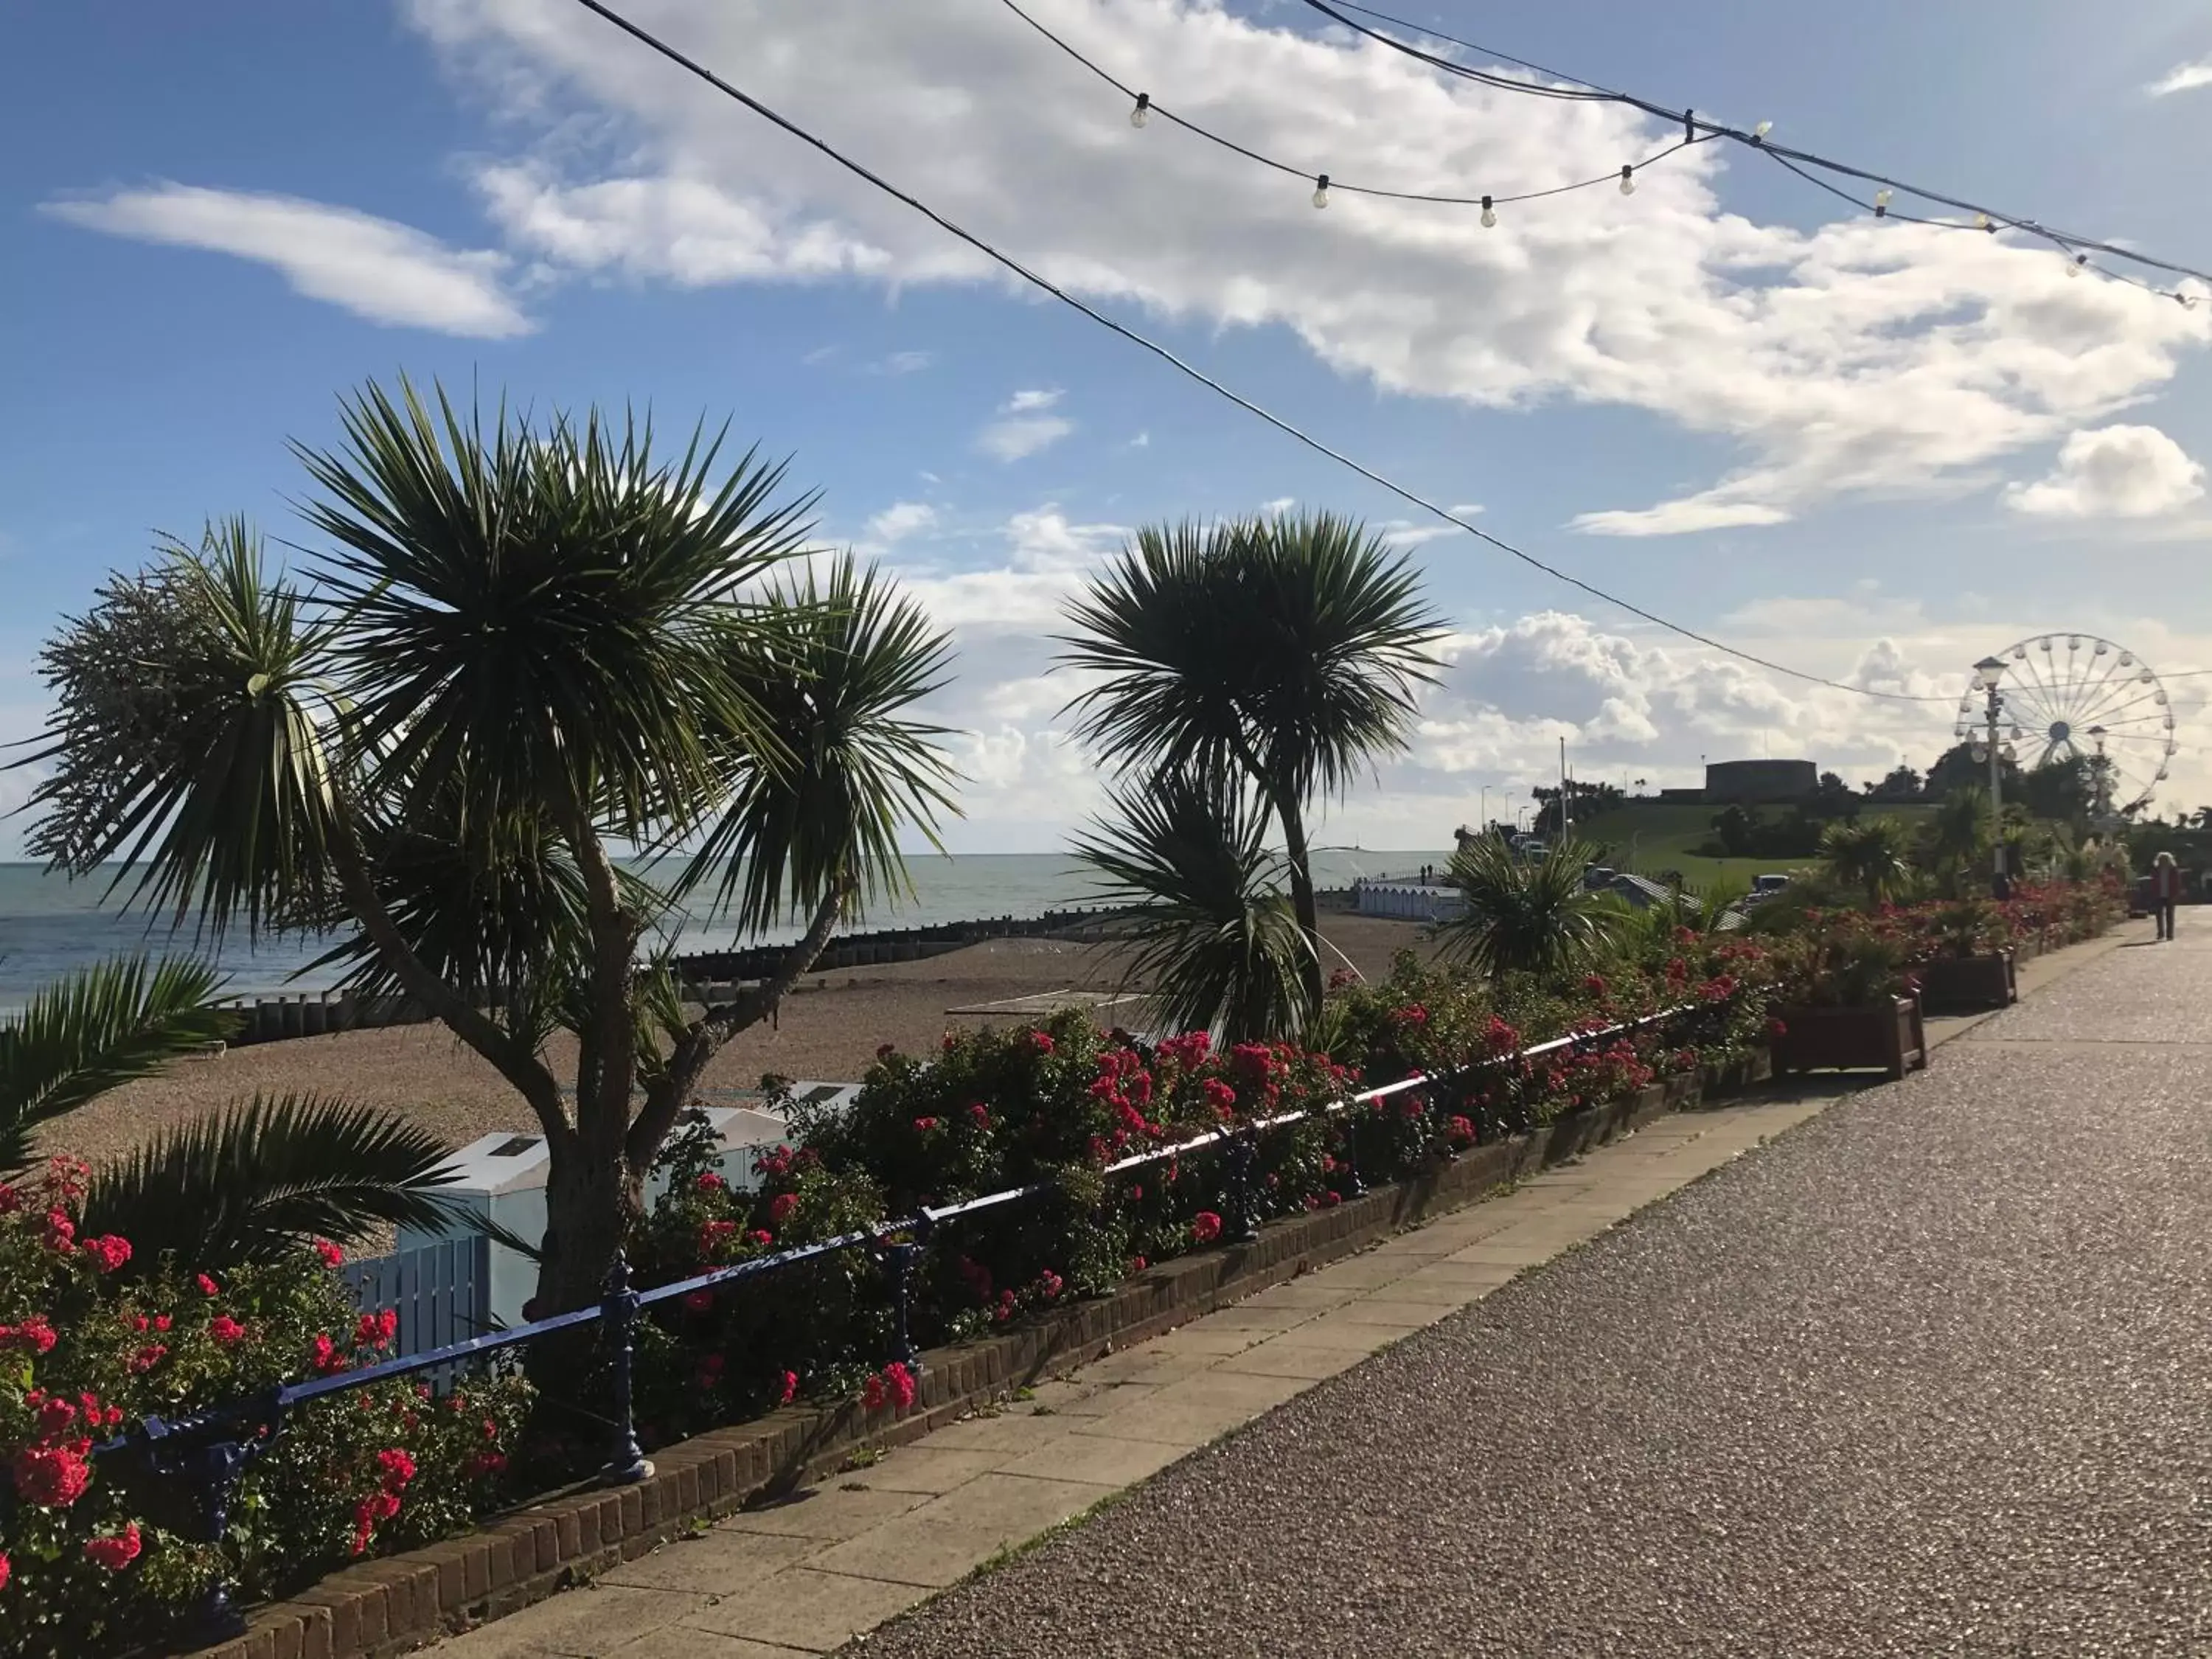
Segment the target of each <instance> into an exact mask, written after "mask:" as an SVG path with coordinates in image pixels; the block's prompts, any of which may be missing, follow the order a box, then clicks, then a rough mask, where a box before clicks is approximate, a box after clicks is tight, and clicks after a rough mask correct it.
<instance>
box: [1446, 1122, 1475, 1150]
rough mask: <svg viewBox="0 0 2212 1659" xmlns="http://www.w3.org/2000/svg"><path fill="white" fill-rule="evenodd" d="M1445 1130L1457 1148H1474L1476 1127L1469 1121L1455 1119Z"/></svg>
mask: <svg viewBox="0 0 2212 1659" xmlns="http://www.w3.org/2000/svg"><path fill="white" fill-rule="evenodd" d="M1444 1128H1445V1130H1446V1132H1447V1133H1449V1135H1450V1136H1451V1140H1452V1144H1453V1145H1454V1146H1473V1145H1474V1124H1473V1123H1471V1122H1469V1121H1468V1120H1467V1119H1465V1118H1463V1117H1455V1118H1454V1119H1453V1120H1452V1121H1450V1122H1449V1123H1448V1124H1446V1125H1445V1126H1444Z"/></svg>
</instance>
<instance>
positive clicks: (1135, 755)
mask: <svg viewBox="0 0 2212 1659" xmlns="http://www.w3.org/2000/svg"><path fill="white" fill-rule="evenodd" d="M1068 621H1069V623H1071V625H1072V631H1071V632H1070V633H1069V634H1068V635H1066V636H1064V637H1063V639H1062V641H1061V643H1062V644H1063V645H1065V646H1066V647H1067V648H1066V653H1064V655H1063V656H1062V659H1061V661H1062V663H1063V664H1064V665H1066V666H1069V667H1073V668H1076V669H1079V670H1082V671H1086V672H1087V673H1089V674H1091V675H1092V676H1095V677H1096V678H1095V681H1094V684H1091V687H1090V688H1089V689H1087V690H1085V691H1083V692H1081V693H1080V694H1079V695H1078V696H1076V697H1075V699H1074V700H1073V702H1072V703H1071V704H1070V705H1069V707H1070V708H1071V709H1072V710H1073V711H1074V712H1075V713H1076V714H1078V716H1079V719H1078V720H1077V725H1076V730H1077V732H1079V735H1080V736H1081V737H1082V738H1084V739H1085V741H1086V742H1088V743H1089V744H1091V745H1092V746H1093V748H1094V749H1095V750H1097V753H1098V754H1099V755H1100V757H1102V758H1103V760H1104V761H1105V762H1106V763H1107V764H1109V766H1111V767H1113V768H1114V769H1116V770H1117V771H1121V772H1122V773H1125V774H1127V775H1132V776H1138V777H1143V776H1149V775H1152V774H1154V773H1156V772H1175V771H1178V770H1181V769H1184V768H1188V767H1197V768H1200V769H1206V770H1214V769H1231V770H1234V771H1236V772H1237V773H1241V774H1242V775H1243V777H1244V778H1245V779H1246V780H1248V781H1249V783H1250V785H1251V787H1253V788H1254V789H1255V791H1256V792H1257V793H1258V795H1259V799H1260V803H1261V806H1262V808H1263V809H1264V811H1265V813H1266V815H1267V819H1269V820H1272V827H1273V829H1276V830H1279V832H1280V834H1281V836H1282V838H1283V842H1284V846H1285V872H1286V873H1287V875H1288V877H1289V878H1290V887H1291V904H1292V907H1293V908H1294V910H1295V913H1296V915H1297V922H1298V926H1299V927H1301V928H1302V929H1304V933H1305V934H1306V937H1307V939H1308V941H1309V952H1308V960H1307V963H1306V966H1305V969H1304V972H1305V975H1306V981H1307V983H1306V999H1307V1001H1308V1003H1309V1004H1310V1006H1316V1007H1317V1006H1319V1005H1320V1002H1321V996H1322V972H1321V957H1320V954H1319V938H1320V934H1319V928H1318V917H1317V914H1316V908H1315V904H1314V888H1313V871H1312V866H1311V862H1310V858H1309V856H1308V852H1307V835H1306V812H1307V809H1308V807H1309V806H1310V804H1311V802H1312V801H1313V799H1314V798H1315V797H1316V795H1319V796H1322V797H1324V798H1327V797H1336V796H1341V795H1342V793H1344V791H1345V789H1346V787H1348V786H1349V785H1350V784H1351V782H1352V780H1353V779H1354V778H1355V777H1357V776H1358V775H1359V774H1360V773H1361V772H1363V771H1364V770H1367V769H1370V768H1372V767H1373V766H1374V765H1375V764H1376V762H1377V761H1379V760H1380V759H1381V758H1382V757H1383V756H1386V755H1389V754H1392V753H1395V752H1396V751H1397V750H1401V749H1403V748H1404V747H1405V746H1406V741H1407V732H1409V731H1410V730H1411V728H1412V726H1413V720H1414V717H1415V714H1416V713H1417V712H1418V710H1417V705H1416V703H1415V701H1414V692H1415V689H1416V687H1417V686H1418V685H1419V683H1420V682H1422V681H1424V680H1426V679H1430V678H1433V673H1434V670H1435V668H1436V666H1437V658H1436V656H1435V655H1434V653H1433V650H1432V647H1433V646H1434V645H1435V643H1436V641H1437V639H1438V638H1439V637H1440V636H1441V635H1442V633H1443V629H1441V627H1440V626H1439V625H1438V623H1437V618H1436V617H1435V615H1434V614H1433V613H1432V612H1431V611H1430V610H1429V609H1428V607H1427V606H1426V605H1425V603H1424V602H1423V600H1422V599H1421V596H1420V578H1419V573H1418V572H1416V571H1415V569H1414V568H1413V565H1412V563H1411V562H1409V561H1408V560H1407V558H1406V557H1405V556H1403V555H1402V554H1400V553H1397V552H1395V551H1393V550H1391V548H1390V547H1389V544H1387V543H1386V542H1385V541H1383V538H1381V537H1379V536H1377V535H1375V534H1374V533H1372V532H1370V531H1368V530H1367V529H1366V528H1365V526H1362V525H1360V524H1358V523H1357V522H1356V521H1354V520H1349V519H1343V518H1339V517H1337V516H1336V515H1335V514H1334V513H1316V514H1311V515H1307V514H1284V515H1282V516H1280V517H1277V518H1273V519H1266V518H1261V519H1249V520H1224V521H1222V522H1219V523H1217V524H1214V525H1212V526H1204V527H1201V526H1196V525H1191V524H1183V525H1177V526H1153V527H1148V528H1146V529H1144V530H1142V531H1139V532H1138V535H1137V538H1136V541H1135V543H1134V544H1133V546H1131V547H1129V548H1127V549H1125V550H1123V552H1122V553H1121V556H1120V557H1119V558H1118V559H1116V560H1115V562H1113V564H1112V565H1111V566H1110V567H1109V568H1108V569H1107V570H1106V571H1105V572H1104V573H1103V574H1101V575H1099V576H1098V577H1097V578H1096V579H1094V580H1093V581H1092V582H1091V586H1090V590H1089V592H1087V593H1086V594H1085V595H1084V596H1083V598H1081V599H1079V600H1078V601H1077V602H1076V603H1075V604H1074V605H1073V606H1072V607H1071V608H1070V611H1069V612H1068Z"/></svg>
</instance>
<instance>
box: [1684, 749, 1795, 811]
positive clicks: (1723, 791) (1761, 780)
mask: <svg viewBox="0 0 2212 1659" xmlns="http://www.w3.org/2000/svg"><path fill="white" fill-rule="evenodd" d="M1819 793H1820V768H1819V767H1817V766H1815V765H1814V764H1813V763H1812V762H1811V761H1808V760H1736V761H1715V762H1713V763H1711V765H1710V766H1708V767H1706V768H1705V799H1706V800H1707V801H1708V802H1709V803H1711V805H1716V806H1769V805H1782V804H1785V803H1788V802H1790V801H1800V800H1810V799H1812V798H1813V797H1814V796H1815V795H1817V794H1819Z"/></svg>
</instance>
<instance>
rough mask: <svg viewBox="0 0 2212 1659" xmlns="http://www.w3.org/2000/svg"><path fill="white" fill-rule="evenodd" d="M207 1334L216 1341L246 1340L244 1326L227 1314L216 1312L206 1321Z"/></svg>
mask: <svg viewBox="0 0 2212 1659" xmlns="http://www.w3.org/2000/svg"><path fill="white" fill-rule="evenodd" d="M208 1334H209V1335H210V1336H212V1337H213V1338H215V1340H216V1341H218V1342H222V1343H231V1342H243V1341H245V1340H246V1327H245V1326H243V1325H241V1324H240V1323H239V1322H237V1321H236V1320H235V1319H233V1318H232V1317H231V1316H229V1315H228V1314H217V1315H216V1316H215V1317H214V1318H213V1319H212V1320H210V1322H208Z"/></svg>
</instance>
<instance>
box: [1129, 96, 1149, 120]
mask: <svg viewBox="0 0 2212 1659" xmlns="http://www.w3.org/2000/svg"><path fill="white" fill-rule="evenodd" d="M1151 119H1152V94H1151V93H1149V92H1140V93H1139V94H1137V106H1136V108H1134V109H1133V110H1131V111H1130V112H1129V125H1131V126H1133V127H1141V126H1143V125H1145V123H1146V122H1147V121H1149V120H1151Z"/></svg>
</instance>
